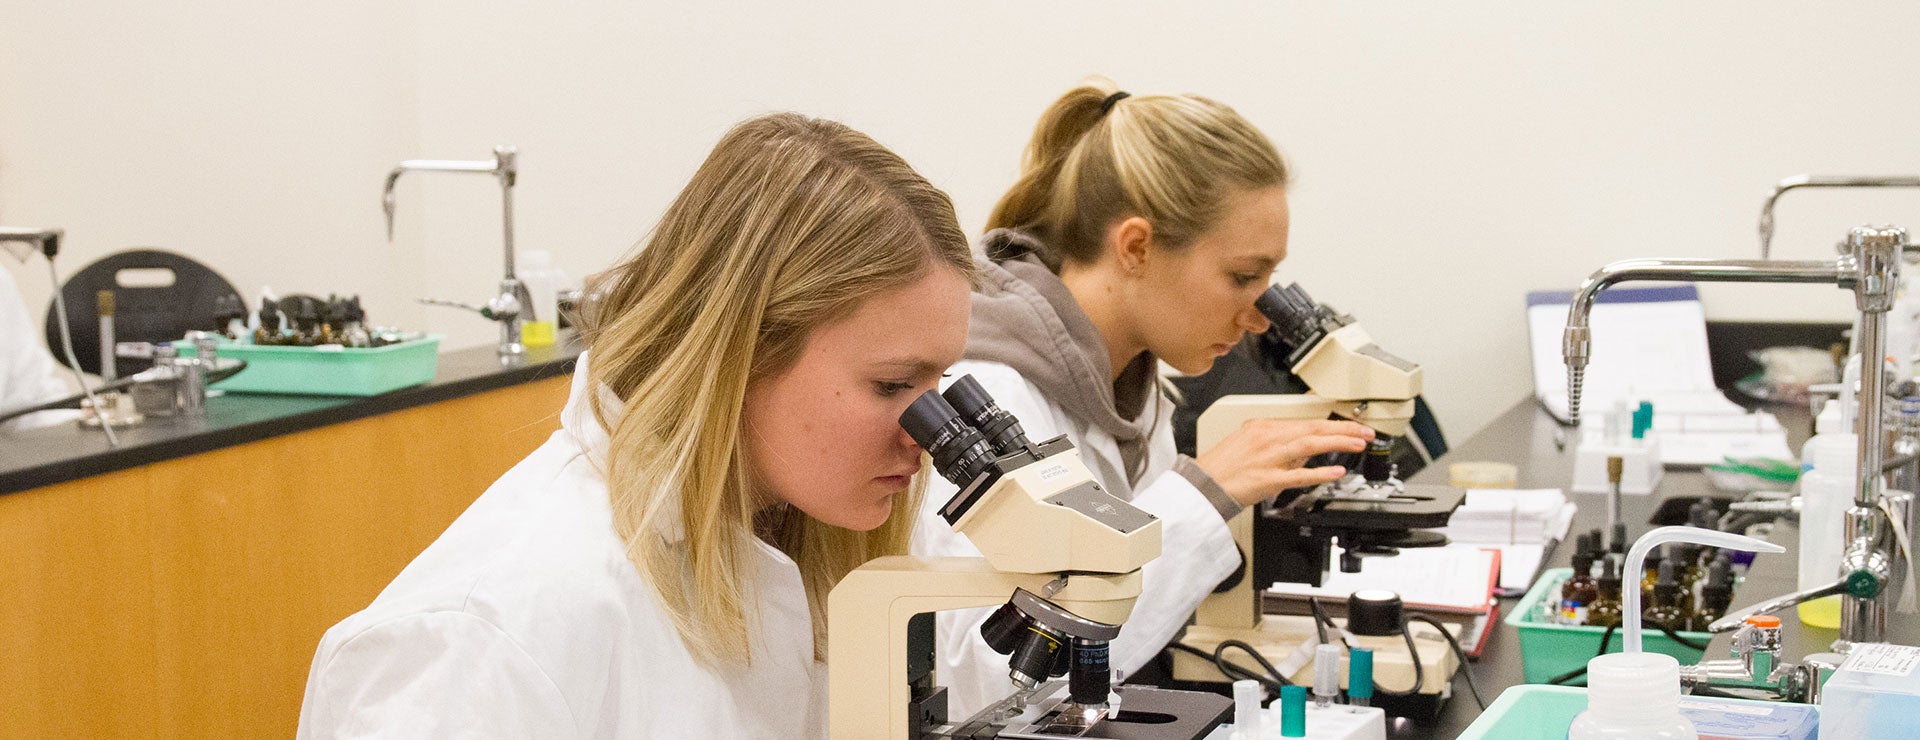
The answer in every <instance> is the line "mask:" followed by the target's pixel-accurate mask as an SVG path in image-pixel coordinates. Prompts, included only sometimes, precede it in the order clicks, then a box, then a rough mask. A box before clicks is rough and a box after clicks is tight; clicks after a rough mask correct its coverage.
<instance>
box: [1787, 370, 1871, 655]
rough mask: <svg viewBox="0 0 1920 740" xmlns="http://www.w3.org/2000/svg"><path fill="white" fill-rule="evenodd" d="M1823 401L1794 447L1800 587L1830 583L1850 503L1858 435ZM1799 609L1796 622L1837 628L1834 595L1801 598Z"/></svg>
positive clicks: (1836, 569)
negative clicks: (1811, 427)
mask: <svg viewBox="0 0 1920 740" xmlns="http://www.w3.org/2000/svg"><path fill="white" fill-rule="evenodd" d="M1827 403H1828V406H1827V408H1825V409H1822V410H1821V412H1820V416H1819V418H1818V421H1816V423H1815V430H1816V431H1817V432H1818V433H1817V434H1815V435H1814V436H1813V438H1812V439H1809V440H1807V444H1806V446H1805V447H1803V448H1801V453H1800V458H1801V469H1802V471H1803V472H1802V473H1801V474H1800V585H1799V588H1801V589H1808V588H1813V587H1815V586H1819V585H1822V584H1826V583H1832V582H1833V580H1834V579H1836V578H1839V577H1840V555H1841V540H1842V539H1844V538H1845V536H1846V535H1845V529H1846V513H1847V509H1848V508H1849V507H1851V506H1853V486H1854V481H1855V480H1856V474H1855V467H1856V466H1857V465H1858V463H1859V458H1858V455H1859V452H1858V449H1859V442H1858V439H1859V438H1858V437H1857V436H1855V435H1854V434H1853V432H1851V431H1848V426H1847V419H1846V417H1847V414H1845V413H1844V407H1842V406H1840V405H1839V404H1836V403H1834V402H1832V401H1829V402H1827ZM1799 613H1800V623H1801V624H1805V625H1809V626H1813V627H1824V628H1826V629H1837V628H1838V627H1839V626H1840V597H1838V596H1826V597H1822V598H1819V599H1814V600H1813V601H1808V602H1805V603H1802V604H1801V605H1800V607H1799Z"/></svg>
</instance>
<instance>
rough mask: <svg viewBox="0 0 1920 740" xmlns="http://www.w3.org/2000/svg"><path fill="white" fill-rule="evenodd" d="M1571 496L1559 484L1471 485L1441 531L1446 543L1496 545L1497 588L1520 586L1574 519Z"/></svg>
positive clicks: (1523, 586)
mask: <svg viewBox="0 0 1920 740" xmlns="http://www.w3.org/2000/svg"><path fill="white" fill-rule="evenodd" d="M1574 508H1575V507H1574V505H1573V502H1571V501H1568V500H1567V496H1566V494H1565V493H1562V492H1561V491H1560V489H1557V488H1539V489H1473V490H1469V491H1467V500H1466V502H1465V503H1462V504H1461V505H1460V508H1459V509H1456V510H1454V512H1453V518H1452V519H1449V520H1448V521H1447V526H1446V527H1445V528H1443V529H1441V530H1440V531H1441V533H1443V534H1445V535H1447V539H1450V540H1453V544H1452V545H1449V546H1448V547H1450V548H1459V549H1469V550H1475V549H1482V548H1491V549H1495V550H1499V551H1500V588H1501V589H1503V590H1508V591H1518V590H1524V589H1526V587H1527V586H1528V585H1530V584H1531V583H1532V581H1533V576H1534V574H1535V573H1538V572H1539V570H1540V560H1541V558H1543V557H1545V556H1546V552H1547V550H1548V549H1549V548H1551V547H1552V546H1553V543H1555V542H1558V541H1559V540H1560V539H1562V538H1564V537H1566V536H1567V528H1568V527H1569V526H1571V525H1572V524H1573V512H1574Z"/></svg>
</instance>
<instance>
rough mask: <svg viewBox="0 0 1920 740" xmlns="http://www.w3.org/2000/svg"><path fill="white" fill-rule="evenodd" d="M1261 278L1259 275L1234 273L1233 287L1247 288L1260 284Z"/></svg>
mask: <svg viewBox="0 0 1920 740" xmlns="http://www.w3.org/2000/svg"><path fill="white" fill-rule="evenodd" d="M1260 278H1261V276H1260V275H1258V274H1254V273H1246V272H1236V273H1233V285H1234V287H1236V288H1245V287H1248V286H1251V285H1253V284H1254V283H1257V282H1259V281H1260Z"/></svg>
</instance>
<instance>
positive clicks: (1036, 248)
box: [966, 229, 1172, 482]
mask: <svg viewBox="0 0 1920 740" xmlns="http://www.w3.org/2000/svg"><path fill="white" fill-rule="evenodd" d="M1044 248H1045V247H1044V245H1042V244H1041V243H1040V241H1039V240H1037V239H1035V238H1034V237H1033V236H1032V235H1030V234H1026V233H1024V232H1019V231H1014V230H1012V229H995V230H993V231H989V232H987V234H986V235H985V236H983V237H981V240H980V244H979V245H978V249H979V252H980V255H977V256H976V259H975V261H976V262H977V263H979V267H980V272H981V276H980V283H979V287H977V288H975V289H974V292H973V317H972V319H971V320H970V321H969V323H968V326H967V331H968V334H967V354H966V356H967V359H969V360H980V361H985V362H997V363H1000V364H1003V365H1006V366H1008V367H1011V368H1013V369H1014V371H1016V372H1018V373H1020V375H1021V377H1023V378H1025V379H1026V380H1027V382H1029V383H1032V384H1033V385H1034V386H1035V387H1037V388H1038V389H1039V390H1040V393H1041V394H1042V395H1044V396H1045V397H1046V399H1047V400H1048V401H1051V402H1052V403H1054V404H1056V405H1058V406H1059V407H1060V408H1061V409H1063V410H1065V411H1066V412H1067V414H1069V415H1071V416H1073V417H1074V418H1077V419H1081V420H1083V421H1086V422H1090V423H1091V424H1092V425H1093V426H1095V427H1098V428H1099V429H1100V430H1101V431H1103V432H1106V433H1107V434H1110V435H1112V436H1113V438H1114V439H1115V440H1118V441H1119V443H1120V452H1121V457H1122V459H1123V461H1124V462H1125V464H1126V467H1127V476H1128V478H1129V479H1130V480H1132V481H1133V482H1138V478H1139V475H1140V474H1141V473H1142V472H1144V471H1143V468H1144V466H1145V463H1146V457H1147V456H1146V446H1147V443H1148V441H1149V440H1151V439H1152V438H1153V432H1154V430H1155V429H1156V428H1157V427H1158V426H1159V425H1161V424H1165V423H1168V422H1167V417H1169V416H1170V415H1171V413H1172V404H1171V403H1168V402H1167V401H1166V400H1165V399H1163V398H1162V397H1161V394H1160V393H1159V388H1158V386H1157V385H1156V371H1157V369H1158V367H1159V361H1158V359H1157V358H1155V357H1154V356H1153V354H1152V353H1150V352H1142V353H1140V355H1139V356H1137V357H1135V358H1134V359H1133V361H1132V362H1131V363H1129V364H1128V365H1127V367H1126V368H1124V369H1123V371H1122V372H1121V373H1120V376H1119V378H1118V379H1115V380H1112V381H1109V380H1108V379H1109V378H1113V377H1114V375H1113V370H1112V361H1111V360H1110V359H1108V357H1107V343H1106V340H1105V339H1104V338H1102V337H1101V336H1100V331H1099V330H1098V329H1096V328H1094V325H1093V321H1092V319H1089V318H1087V314H1086V311H1084V310H1082V309H1081V308H1080V303H1079V301H1076V300H1074V297H1073V294H1072V293H1070V292H1068V290H1067V286H1066V284H1065V283H1062V282H1060V277H1059V276H1058V275H1055V274H1054V273H1053V271H1052V270H1050V269H1048V268H1047V266H1046V264H1045V263H1043V262H1042V261H1041V259H1040V257H1039V252H1040V251H1041V250H1043V249H1044ZM981 255H983V256H981Z"/></svg>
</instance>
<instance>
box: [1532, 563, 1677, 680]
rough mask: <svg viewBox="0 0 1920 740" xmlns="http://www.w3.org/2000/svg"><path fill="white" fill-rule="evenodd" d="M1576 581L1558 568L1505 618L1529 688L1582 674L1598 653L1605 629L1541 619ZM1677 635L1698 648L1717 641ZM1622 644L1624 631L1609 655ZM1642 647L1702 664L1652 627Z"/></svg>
mask: <svg viewBox="0 0 1920 740" xmlns="http://www.w3.org/2000/svg"><path fill="white" fill-rule="evenodd" d="M1572 576H1573V569H1572V568H1554V569H1551V570H1548V571H1546V572H1544V573H1541V574H1540V579H1539V580H1538V581H1536V582H1534V584H1533V588H1531V589H1528V590H1527V595H1526V596H1525V597H1522V598H1521V599H1520V603H1519V604H1518V605H1516V606H1515V607H1514V609H1513V612H1512V613H1511V614H1508V615H1507V618H1506V622H1507V624H1508V625H1510V626H1512V627H1513V628H1514V629H1515V630H1518V631H1519V633H1520V661H1521V665H1522V666H1523V668H1524V670H1525V674H1526V679H1527V683H1546V682H1547V681H1548V680H1549V679H1552V678H1553V677H1555V676H1558V675H1561V674H1563V673H1567V672H1569V671H1575V670H1579V669H1581V668H1584V667H1586V665H1587V661H1588V660H1589V659H1591V658H1592V657H1593V656H1595V655H1598V654H1599V653H1600V638H1601V636H1602V635H1604V634H1606V631H1607V628H1605V627H1588V626H1585V625H1569V624H1554V623H1552V622H1547V621H1544V620H1542V619H1540V618H1539V614H1540V612H1541V611H1542V609H1543V605H1544V604H1545V603H1546V602H1547V600H1549V599H1551V598H1553V593H1554V589H1555V588H1557V587H1558V586H1559V585H1560V583H1561V582H1562V581H1565V580H1567V579H1568V578H1571V577H1572ZM1676 634H1678V635H1680V636H1682V637H1685V638H1687V639H1688V640H1692V641H1693V642H1695V643H1696V644H1700V645H1705V644H1707V641H1708V640H1710V639H1712V638H1713V634H1712V633H1709V632H1677V633H1676ZM1621 643H1622V640H1621V636H1620V630H1618V629H1615V630H1614V631H1613V637H1612V638H1611V639H1609V640H1608V641H1607V652H1609V653H1617V652H1620V650H1621ZM1640 643H1641V646H1642V649H1644V650H1645V651H1647V652H1650V653H1665V654H1667V655H1671V656H1673V657H1674V659H1676V660H1678V661H1680V664H1681V665H1692V664H1694V663H1698V662H1700V657H1701V656H1702V655H1703V654H1704V652H1705V651H1702V650H1696V649H1694V648H1691V647H1687V646H1686V645H1683V644H1681V643H1679V642H1676V641H1674V639H1673V638H1671V637H1668V636H1667V634H1666V633H1665V632H1662V631H1660V630H1658V629H1652V628H1651V627H1649V628H1647V629H1644V630H1642V631H1641V633H1640Z"/></svg>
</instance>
